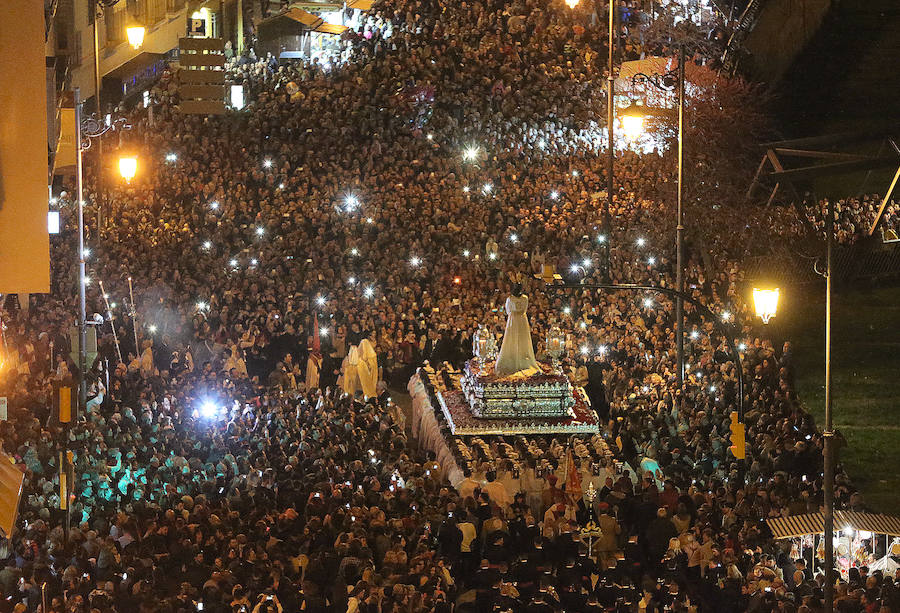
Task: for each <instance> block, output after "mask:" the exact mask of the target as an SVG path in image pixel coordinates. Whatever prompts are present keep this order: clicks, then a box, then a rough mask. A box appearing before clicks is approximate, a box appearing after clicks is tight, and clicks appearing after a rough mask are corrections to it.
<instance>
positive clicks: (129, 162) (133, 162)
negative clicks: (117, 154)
mask: <svg viewBox="0 0 900 613" xmlns="http://www.w3.org/2000/svg"><path fill="white" fill-rule="evenodd" d="M119 174H120V175H122V178H123V179H125V182H126V183H127V182H129V181H131V180H132V179H133V178H134V175H136V174H137V158H136V157H132V156H125V157H121V158H119Z"/></svg>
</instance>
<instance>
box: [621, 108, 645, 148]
mask: <svg viewBox="0 0 900 613" xmlns="http://www.w3.org/2000/svg"><path fill="white" fill-rule="evenodd" d="M646 116H647V112H646V109H644V107H643V106H641V105H639V104H636V103H634V102H632V103H631V104H629V105H628V106H627V107H626V108H625V109H623V110H621V111H619V120H620V121H621V122H622V131H623V132H625V138H627V139H628V140H630V141H634V140H637V138H638V137H639V136H640V135H641V134H642V133H643V131H644V118H645V117H646Z"/></svg>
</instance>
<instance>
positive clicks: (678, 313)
mask: <svg viewBox="0 0 900 613" xmlns="http://www.w3.org/2000/svg"><path fill="white" fill-rule="evenodd" d="M683 199H684V44H681V45H679V47H678V193H677V200H676V203H675V208H676V222H675V268H676V269H677V270H676V271H675V291H677V292H679V294H683V293H684V209H683ZM675 337H676V338H675V348H676V352H677V354H678V355H677V358H678V359H677V362H678V372H677V377H678V389H683V386H684V301H683V300H682V299H681V296H678V297H677V298H676V299H675Z"/></svg>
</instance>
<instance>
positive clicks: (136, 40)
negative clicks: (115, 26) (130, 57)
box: [125, 21, 146, 49]
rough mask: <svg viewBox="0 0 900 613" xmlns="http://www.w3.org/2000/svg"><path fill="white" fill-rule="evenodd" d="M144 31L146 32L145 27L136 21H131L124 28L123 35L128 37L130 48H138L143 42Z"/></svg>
mask: <svg viewBox="0 0 900 613" xmlns="http://www.w3.org/2000/svg"><path fill="white" fill-rule="evenodd" d="M144 32H146V28H144V26H142V25H141V24H139V23H137V22H136V21H132V22H131V23H130V24H129V25H128V27H127V28H125V35H126V36H127V37H128V44H129V45H131V48H132V49H140V48H141V45H143V44H144Z"/></svg>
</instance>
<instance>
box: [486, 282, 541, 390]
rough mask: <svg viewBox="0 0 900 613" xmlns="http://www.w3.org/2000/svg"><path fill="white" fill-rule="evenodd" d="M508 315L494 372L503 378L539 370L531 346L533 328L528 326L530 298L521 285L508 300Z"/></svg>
mask: <svg viewBox="0 0 900 613" xmlns="http://www.w3.org/2000/svg"><path fill="white" fill-rule="evenodd" d="M506 313H507V319H506V331H505V332H504V333H503V343H502V344H501V345H500V355H499V356H497V364H496V366H495V367H494V372H495V373H496V374H497V375H498V376H501V377H506V376H509V375H513V374H515V373H517V372H521V371H523V370H530V369H536V368H538V362H537V360H536V359H535V357H534V347H533V346H532V345H531V326H529V325H528V296H526V295H524V294H523V293H522V286H521V285H519V284H516V286H515V287H514V288H513V292H512V294H510V296H509V297H508V298H507V299H506Z"/></svg>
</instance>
